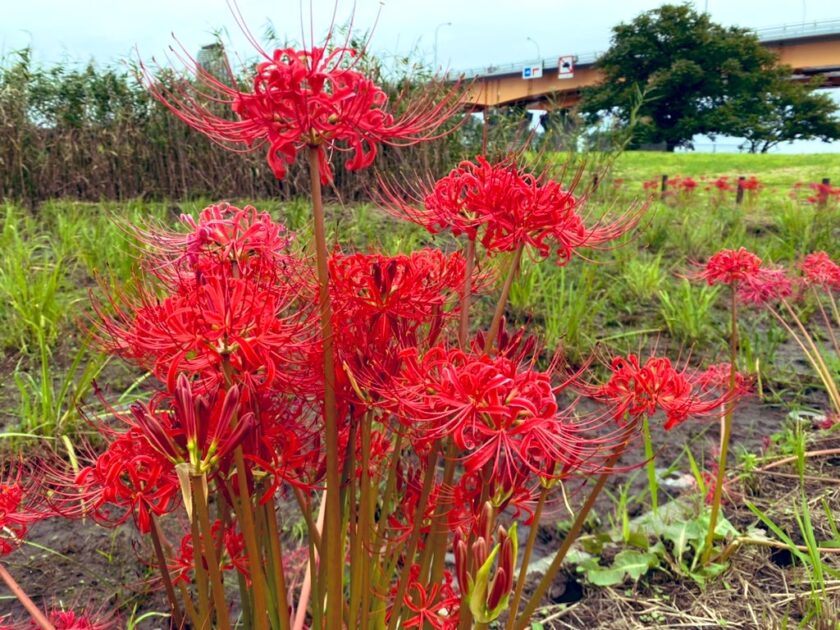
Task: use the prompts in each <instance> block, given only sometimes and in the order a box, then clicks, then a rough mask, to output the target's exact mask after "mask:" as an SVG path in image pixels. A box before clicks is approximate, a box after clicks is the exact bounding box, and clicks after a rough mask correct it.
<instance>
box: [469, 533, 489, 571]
mask: <svg viewBox="0 0 840 630" xmlns="http://www.w3.org/2000/svg"><path fill="white" fill-rule="evenodd" d="M489 554H490V551H489V550H488V549H487V541H486V540H484V539H483V538H479V539H478V540H476V541H475V542H474V543H473V544H472V553H471V554H470V566H471V567H473V568H476V569H477V568H478V567H480V566H481V565H482V564H484V563H485V562H486V561H487V556H488V555H489Z"/></svg>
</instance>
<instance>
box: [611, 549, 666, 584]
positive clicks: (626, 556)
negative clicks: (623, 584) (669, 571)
mask: <svg viewBox="0 0 840 630" xmlns="http://www.w3.org/2000/svg"><path fill="white" fill-rule="evenodd" d="M658 563H659V560H658V558H657V557H656V555H655V554H653V553H642V552H641V551H636V550H635V549H625V550H624V551H621V552H620V553H619V554H618V555H617V556H616V557H615V560H614V561H613V566H614V567H615V568H616V569H621V570H622V571H623V572H624V573H626V574H627V575H629V576H630V578H631V579H632V580H633V581H634V582H635V581H637V580H638V579H639V578H640V577H642V576H643V575H644V574H645V573H647V572H648V570H649V569H651V568H652V567H655V566H656V565H657V564H658Z"/></svg>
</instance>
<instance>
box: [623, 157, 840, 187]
mask: <svg viewBox="0 0 840 630" xmlns="http://www.w3.org/2000/svg"><path fill="white" fill-rule="evenodd" d="M661 175H669V176H674V175H681V176H688V175H690V176H691V177H694V178H695V179H698V178H700V177H704V176H705V177H707V178H712V179H714V178H716V177H719V176H722V175H728V176H730V177H738V176H739V175H744V176H746V177H749V176H751V175H755V176H756V177H758V179H759V180H760V181H761V183H762V184H764V185H765V186H769V187H777V188H780V189H788V188H790V187H792V186H793V185H794V184H795V183H796V182H804V183H806V184H807V183H810V182H816V181H821V180H822V178H823V177H829V178H831V179H832V181H833V182H834V184H835V185H840V156H838V155H836V154H830V153H822V154H819V153H815V154H808V155H766V154H765V155H762V154H758V155H754V154H749V153H666V152H662V151H628V152H626V153H624V154H623V155H622V156H621V157H619V158H618V161H617V163H616V169H615V176H616V177H620V178H623V179H625V180H626V181H627V182H628V183H629V182H633V181H636V182H639V185H640V186H641V182H642V181H644V180H646V179H652V178H654V177H659V176H661Z"/></svg>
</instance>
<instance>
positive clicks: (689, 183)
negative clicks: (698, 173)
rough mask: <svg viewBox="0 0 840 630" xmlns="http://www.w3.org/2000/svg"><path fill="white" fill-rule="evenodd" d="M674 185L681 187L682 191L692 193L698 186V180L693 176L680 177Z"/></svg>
mask: <svg viewBox="0 0 840 630" xmlns="http://www.w3.org/2000/svg"><path fill="white" fill-rule="evenodd" d="M674 186H675V187H677V188H679V190H680V191H681V192H684V193H686V194H691V193H692V192H694V189H695V188H697V181H696V180H695V179H694V178H693V177H679V178H677V181H676V182H674Z"/></svg>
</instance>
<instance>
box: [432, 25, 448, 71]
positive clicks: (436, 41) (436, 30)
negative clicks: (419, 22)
mask: <svg viewBox="0 0 840 630" xmlns="http://www.w3.org/2000/svg"><path fill="white" fill-rule="evenodd" d="M443 26H452V22H441V23H440V24H438V25H437V26H436V27H435V64H434V71H435V72H437V71H438V62H437V61H438V55H437V52H438V31H439V30H440V29H441V27H443Z"/></svg>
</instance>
